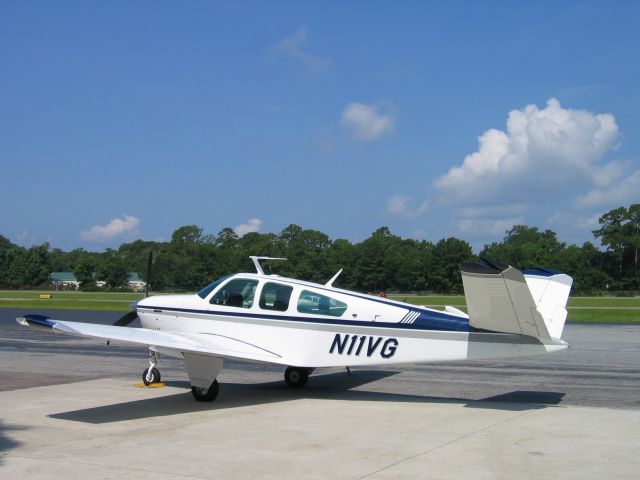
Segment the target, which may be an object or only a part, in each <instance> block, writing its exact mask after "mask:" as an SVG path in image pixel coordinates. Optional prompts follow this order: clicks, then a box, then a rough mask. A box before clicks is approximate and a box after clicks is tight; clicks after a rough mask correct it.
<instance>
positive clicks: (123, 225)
mask: <svg viewBox="0 0 640 480" xmlns="http://www.w3.org/2000/svg"><path fill="white" fill-rule="evenodd" d="M139 224H140V220H139V219H138V218H136V217H134V216H132V215H123V217H122V218H114V219H113V220H111V221H110V222H109V223H108V224H106V225H94V226H93V227H91V228H90V229H88V230H84V231H82V232H80V238H82V240H88V241H91V242H106V241H108V240H112V239H114V238H116V237H118V236H120V235H123V234H125V233H129V232H134V231H135V230H136V228H137V227H138V225H139Z"/></svg>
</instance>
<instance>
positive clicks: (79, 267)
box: [73, 257, 96, 290]
mask: <svg viewBox="0 0 640 480" xmlns="http://www.w3.org/2000/svg"><path fill="white" fill-rule="evenodd" d="M94 271H95V262H93V261H92V259H91V258H90V257H83V258H81V259H80V261H78V263H77V264H76V267H75V268H74V269H73V274H74V275H75V276H76V279H77V280H78V282H80V289H81V290H93V289H94V288H95V286H96V280H95V278H94Z"/></svg>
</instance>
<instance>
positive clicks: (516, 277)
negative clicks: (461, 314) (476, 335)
mask: <svg viewBox="0 0 640 480" xmlns="http://www.w3.org/2000/svg"><path fill="white" fill-rule="evenodd" d="M462 283H463V285H464V294H465V297H466V300H467V309H468V312H469V325H471V326H472V327H475V328H479V329H482V330H492V331H494V332H505V333H516V334H520V335H527V336H531V337H535V338H538V339H540V340H541V341H542V342H543V343H548V342H552V341H553V339H555V340H559V339H560V336H561V335H562V329H563V328H564V323H565V320H566V319H567V308H566V305H567V299H568V298H569V291H570V290H571V284H572V283H573V279H572V278H571V277H570V276H568V275H565V274H563V273H559V272H556V271H554V270H545V269H533V270H524V271H523V272H521V271H520V270H517V269H515V268H513V267H511V266H508V265H503V264H499V263H494V262H489V261H487V260H483V261H481V262H478V263H469V264H465V265H463V267H462Z"/></svg>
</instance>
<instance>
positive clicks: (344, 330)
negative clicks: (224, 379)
mask: <svg viewBox="0 0 640 480" xmlns="http://www.w3.org/2000/svg"><path fill="white" fill-rule="evenodd" d="M243 282H244V283H243ZM229 285H231V286H229ZM227 286H229V288H227V290H228V291H225V287H227ZM273 292H276V294H274V293H273ZM278 292H279V293H278ZM282 292H284V295H281V293H282ZM234 295H235V296H236V297H235V298H234ZM278 302H279V303H278ZM137 311H138V316H139V317H140V320H141V322H142V325H143V327H144V328H149V329H154V330H162V331H170V332H184V333H192V334H206V335H211V336H212V337H216V338H225V337H228V338H234V339H238V338H241V339H242V341H243V342H244V343H246V344H247V345H248V346H252V347H254V348H255V349H256V350H257V351H259V350H262V351H264V354H265V356H264V358H263V359H261V361H267V362H270V363H281V364H286V365H296V366H303V367H310V368H315V367H332V366H345V365H349V366H365V365H391V364H398V363H418V362H445V361H455V360H478V359H489V358H501V357H518V356H528V355H536V354H540V353H545V352H550V351H554V350H561V349H563V348H566V343H565V342H549V343H547V344H545V343H542V342H541V341H540V340H539V339H536V338H533V337H528V336H522V335H515V334H508V333H498V332H488V331H483V330H477V329H474V328H473V327H470V326H469V321H468V317H467V316H466V315H465V314H464V313H463V312H459V311H457V312H455V313H449V312H443V311H439V310H434V309H429V308H424V307H419V306H415V305H410V304H407V303H403V302H395V301H392V300H388V299H383V298H379V297H373V296H369V295H363V294H358V293H355V292H350V291H346V290H341V289H337V288H333V287H327V286H324V285H319V284H314V283H309V282H303V281H299V280H292V279H287V278H283V277H278V276H271V275H259V274H236V275H233V276H231V277H228V278H226V279H224V280H223V281H221V282H220V283H219V284H218V285H216V286H215V288H212V289H211V290H210V291H208V292H205V293H204V294H203V293H202V292H201V293H199V294H195V295H171V296H153V297H149V298H146V299H144V300H141V301H140V302H139V303H138V305H137ZM159 351H162V349H159ZM278 352H287V354H286V358H282V357H280V355H279V353H278ZM163 353H168V354H171V353H172V352H163ZM174 353H175V352H174ZM230 356H232V355H230Z"/></svg>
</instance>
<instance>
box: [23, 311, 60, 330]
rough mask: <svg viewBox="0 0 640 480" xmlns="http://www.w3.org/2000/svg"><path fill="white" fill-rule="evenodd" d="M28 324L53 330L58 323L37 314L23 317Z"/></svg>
mask: <svg viewBox="0 0 640 480" xmlns="http://www.w3.org/2000/svg"><path fill="white" fill-rule="evenodd" d="M23 318H24V319H25V320H26V321H27V323H28V324H32V323H33V324H35V325H41V326H43V327H48V328H53V326H54V325H55V324H56V322H54V321H52V320H49V317H46V316H44V315H35V314H29V315H25V316H24V317H23Z"/></svg>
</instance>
